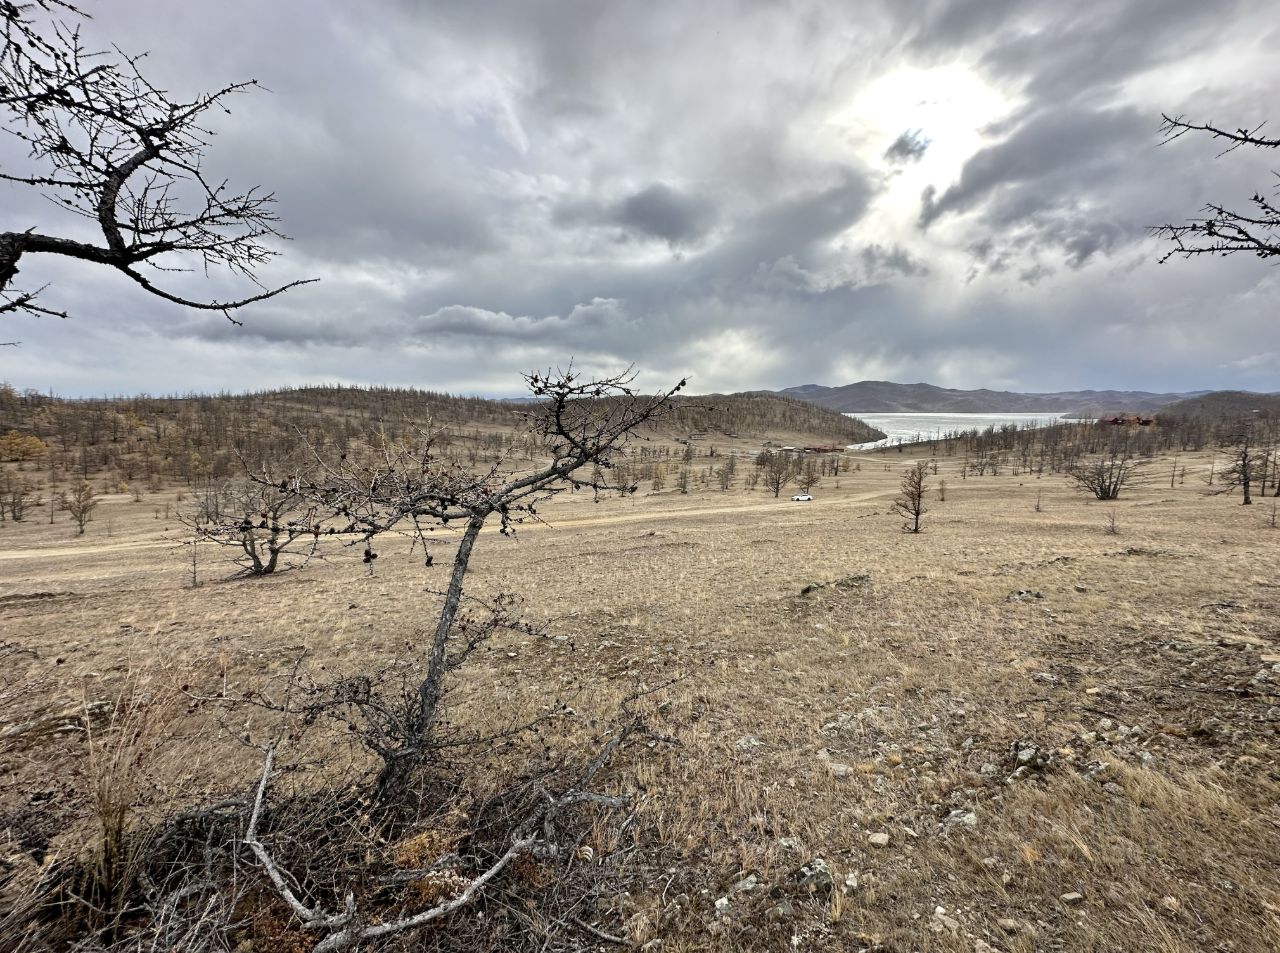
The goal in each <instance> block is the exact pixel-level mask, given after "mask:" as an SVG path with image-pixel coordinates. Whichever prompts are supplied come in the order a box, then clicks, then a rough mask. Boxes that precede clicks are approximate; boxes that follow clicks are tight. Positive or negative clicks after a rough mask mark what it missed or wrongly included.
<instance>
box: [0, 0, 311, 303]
mask: <svg viewBox="0 0 1280 953" xmlns="http://www.w3.org/2000/svg"><path fill="white" fill-rule="evenodd" d="M33 10H42V11H45V12H52V11H56V10H62V11H70V12H73V13H79V11H78V10H76V8H75V7H74V6H72V5H70V4H67V3H63V2H61V0H40V2H38V3H37V4H34V5H26V6H22V5H17V4H14V3H10V2H4V3H0V35H2V37H3V47H2V48H0V108H3V109H4V110H6V111H7V113H8V118H7V119H5V121H4V123H3V130H4V132H6V133H8V134H9V135H11V136H13V137H14V138H15V139H17V140H18V141H19V142H21V143H22V144H23V146H24V147H25V149H26V153H27V163H26V165H25V166H22V167H19V168H9V169H0V179H4V180H5V181H8V182H11V183H15V184H18V185H25V186H28V187H32V188H36V189H38V190H40V192H41V193H42V194H43V195H44V196H46V197H47V198H49V199H50V200H51V201H52V202H54V204H56V205H57V206H58V207H59V208H61V209H63V210H64V211H66V212H70V213H71V214H75V215H79V216H81V217H84V218H87V219H89V220H91V221H93V222H95V223H96V225H97V228H98V229H99V231H100V232H101V233H102V239H103V243H102V244H101V245H98V244H93V243H90V242H84V241H78V240H72V239H67V238H60V237H54V236H47V235H40V234H36V233H35V232H34V229H30V228H28V229H23V230H18V229H15V230H13V231H4V232H0V312H5V311H25V312H27V313H30V314H38V315H54V316H58V317H63V316H65V315H63V314H62V313H61V312H58V311H53V310H50V309H45V308H43V307H40V306H37V305H34V304H33V299H34V297H35V294H36V293H35V292H24V291H16V290H13V289H12V284H13V280H14V278H15V276H16V275H17V273H18V267H17V266H18V262H19V260H20V259H21V258H22V257H23V256H24V255H26V254H54V255H62V256H66V257H71V258H77V259H80V260H82V261H89V262H94V263H96V264H101V265H105V266H108V267H111V268H114V269H116V270H117V271H120V272H122V273H123V274H125V275H127V276H128V277H129V278H130V279H131V280H133V281H134V282H135V283H137V284H138V285H139V286H140V287H141V288H143V289H144V290H145V291H146V292H148V293H149V294H152V295H154V296H156V297H159V298H162V299H164V300H165V301H170V302H172V303H174V304H178V305H181V306H183V307H187V308H195V309H199V310H209V311H220V312H222V313H223V314H224V315H226V316H227V317H228V318H230V312H231V311H233V310H236V309H238V308H242V307H245V306H246V305H249V304H253V303H255V302H259V301H264V300H266V299H268V298H273V297H275V296H276V295H279V294H282V293H283V292H285V291H288V290H290V289H293V288H296V287H299V286H300V285H303V284H307V283H309V281H307V280H303V281H292V282H289V283H287V284H284V285H281V286H279V287H275V288H265V287H264V288H262V291H261V293H257V294H251V295H246V296H243V297H239V298H235V299H233V300H228V301H221V300H216V299H215V300H211V301H202V300H197V299H192V298H189V297H186V296H184V295H179V294H176V293H174V292H171V291H166V290H164V289H162V288H160V287H158V286H156V285H155V284H154V283H153V282H152V281H151V280H150V279H148V278H146V277H145V276H143V275H142V274H140V273H139V272H138V271H137V266H138V265H140V264H142V263H144V262H145V263H148V264H152V265H155V266H156V267H158V268H159V269H160V270H162V271H172V270H185V269H183V268H175V267H171V266H169V267H166V266H163V265H160V264H158V262H157V259H167V258H170V257H173V256H176V257H177V260H179V261H181V260H183V259H184V258H188V259H189V258H192V257H194V258H195V259H196V260H197V261H198V262H199V263H200V265H201V266H202V267H203V268H204V270H205V271H206V273H207V272H208V271H209V270H210V269H214V268H226V269H228V270H230V271H231V272H233V273H235V274H237V275H240V276H241V277H244V278H246V279H248V280H249V281H250V282H252V283H254V284H258V281H257V279H256V277H255V272H256V270H257V268H258V267H259V266H261V265H263V264H266V263H267V262H269V261H270V260H271V259H272V258H274V257H276V255H278V254H279V252H278V251H277V250H276V248H275V247H273V245H274V242H275V241H278V240H283V239H284V236H283V235H282V234H281V233H280V232H279V231H278V230H277V229H276V222H277V217H276V215H275V212H274V209H273V205H274V202H275V199H274V196H273V195H271V194H270V193H265V192H262V191H261V190H259V189H257V188H251V189H249V190H247V191H245V192H234V191H232V190H230V189H229V188H228V186H227V183H226V182H225V181H216V180H211V179H208V178H207V177H206V175H205V173H204V171H203V169H202V163H203V159H204V154H205V150H206V148H207V147H208V145H209V143H210V140H211V139H212V136H213V133H212V131H211V130H210V129H209V128H207V127H206V126H204V125H203V122H204V120H205V116H206V114H209V113H210V112H211V111H212V110H215V109H216V110H223V111H227V112H229V111H230V110H229V109H228V108H227V100H228V99H229V98H230V97H232V96H234V95H237V94H239V93H241V92H245V91H247V90H250V89H254V88H256V87H257V86H258V84H257V82H256V81H253V80H250V81H248V82H242V83H233V84H230V85H227V86H224V87H222V88H221V89H218V90H217V91H215V92H212V93H205V94H201V95H199V96H197V97H195V98H194V99H192V100H190V101H185V102H184V101H178V100H174V99H173V98H171V97H170V96H169V95H168V93H166V92H165V91H164V90H162V89H160V88H159V87H157V86H155V85H154V84H153V83H151V82H150V81H149V80H148V79H147V78H146V76H145V75H144V74H143V73H142V71H141V69H140V62H141V59H142V58H141V57H138V56H129V55H126V54H125V53H123V52H121V51H120V50H119V49H115V50H114V51H113V52H112V53H110V54H106V53H99V52H94V51H91V50H89V49H87V48H86V47H85V45H84V43H83V42H82V40H81V37H80V33H79V29H78V27H68V26H66V25H64V24H62V23H59V22H51V23H44V24H41V25H39V26H38V25H37V24H36V23H35V22H34V21H33V20H32V19H31V16H30V14H31V12H32V11H33ZM259 287H262V286H261V285H259ZM235 323H239V322H235Z"/></svg>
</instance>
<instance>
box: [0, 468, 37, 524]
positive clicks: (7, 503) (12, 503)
mask: <svg viewBox="0 0 1280 953" xmlns="http://www.w3.org/2000/svg"><path fill="white" fill-rule="evenodd" d="M35 489H36V488H35V485H34V484H32V483H31V482H30V481H29V480H25V479H23V478H22V477H20V476H18V475H17V474H16V473H11V472H9V471H8V470H0V522H3V520H4V518H5V514H6V513H7V514H8V516H9V518H10V519H12V520H13V521H14V522H15V523H21V522H22V521H23V520H24V519H25V518H26V515H27V509H28V507H30V506H31V505H32V504H33V503H36V502H37V499H38V498H37V496H36V492H35Z"/></svg>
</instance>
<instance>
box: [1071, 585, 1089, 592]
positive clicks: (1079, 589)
mask: <svg viewBox="0 0 1280 953" xmlns="http://www.w3.org/2000/svg"><path fill="white" fill-rule="evenodd" d="M1073 588H1074V589H1075V591H1076V592H1088V591H1089V587H1088V586H1074V587H1073Z"/></svg>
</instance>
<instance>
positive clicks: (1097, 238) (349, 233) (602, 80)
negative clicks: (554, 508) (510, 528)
mask: <svg viewBox="0 0 1280 953" xmlns="http://www.w3.org/2000/svg"><path fill="white" fill-rule="evenodd" d="M85 6H86V9H88V10H89V11H90V12H91V13H92V14H93V20H91V21H89V22H88V23H86V24H85V25H84V27H83V29H84V32H85V33H86V34H87V35H88V36H89V37H90V38H91V41H92V42H94V43H96V44H97V45H106V44H108V43H115V44H117V45H119V46H120V47H121V48H123V49H125V50H126V51H130V52H134V51H142V50H149V51H150V56H149V58H148V61H147V62H148V65H147V71H148V74H149V76H151V77H152V78H153V79H154V80H155V81H156V82H157V83H158V84H159V85H162V86H165V87H166V88H168V89H170V90H171V91H172V92H173V93H174V94H175V95H176V96H190V95H193V94H195V93H198V92H201V91H208V90H211V89H213V88H217V87H219V86H221V85H223V84H225V83H228V82H231V81H235V80H242V79H250V78H255V79H258V80H259V81H260V82H262V83H263V84H264V85H265V86H266V87H268V88H269V89H270V90H271V92H269V93H267V92H255V93H251V94H248V95H246V96H244V97H241V98H240V99H238V100H237V101H235V102H234V103H233V104H232V106H233V112H232V115H229V116H222V115H220V116H219V117H218V119H219V123H218V126H217V133H218V135H217V137H216V138H215V139H214V141H213V144H212V146H211V148H210V150H209V152H208V157H207V162H206V168H207V170H208V171H209V172H210V173H213V174H214V175H216V176H226V177H228V178H229V179H230V180H231V181H232V183H233V184H236V185H239V186H242V187H247V186H250V185H254V184H261V185H262V186H264V187H265V188H267V189H270V190H273V191H274V192H275V194H276V196H277V198H278V200H279V207H278V211H279V214H280V216H281V219H282V227H283V229H284V231H285V232H286V233H287V234H288V235H290V236H291V238H292V241H290V242H288V243H286V244H285V245H284V246H283V248H282V251H283V254H282V255H281V257H280V258H279V259H277V260H276V262H275V263H274V264H273V265H272V266H271V267H270V268H269V269H264V270H263V271H262V273H261V275H260V277H261V278H262V279H263V280H264V281H266V282H268V283H278V282H283V281H286V280H289V279H292V278H295V277H318V278H320V279H321V280H320V282H319V283H318V284H315V285H310V286H307V287H305V288H301V289H299V290H296V291H294V292H292V293H290V294H288V295H286V296H284V297H282V298H278V299H275V300H273V301H271V302H267V303H264V304H260V305H256V306H251V307H249V308H246V309H245V310H243V311H242V312H240V313H239V315H238V316H239V317H240V318H241V319H243V320H244V322H245V323H244V326H243V327H233V326H232V325H230V324H229V323H228V322H227V321H226V320H225V319H223V318H222V317H220V316H219V315H217V314H209V313H197V312H190V311H184V310H183V309H182V308H179V307H177V306H173V305H169V304H167V303H165V302H163V301H160V300H157V299H154V298H151V297H148V296H147V295H146V294H145V293H143V292H142V291H141V289H139V288H137V287H136V286H134V285H132V284H131V283H129V282H128V281H127V280H125V279H122V278H120V277H118V276H115V275H113V274H110V273H105V272H104V271H103V270H101V269H96V268H95V267H94V266H91V265H83V264H80V263H76V262H71V261H69V260H61V259H55V258H51V257H47V256H41V257H37V256H29V257H28V258H26V259H24V260H23V262H22V282H23V285H24V286H33V285H39V284H43V283H45V282H50V288H49V290H48V291H46V292H45V295H44V303H45V305H46V306H49V307H57V308H65V309H67V310H69V311H70V312H71V313H72V315H73V317H72V319H71V320H69V321H60V320H55V319H36V318H27V317H17V318H14V317H11V316H6V317H4V318H2V319H0V320H2V321H3V326H2V327H0V332H2V333H0V340H20V341H21V342H22V346H21V347H20V348H0V380H7V381H9V382H10V383H12V384H14V385H16V386H19V387H35V388H39V389H42V390H47V389H53V390H54V391H57V392H59V393H63V394H68V395H78V394H98V393H134V392H140V391H146V392H151V393H167V392H185V391H190V390H197V389H198V390H243V389H259V388H268V387H274V386H278V385H281V384H301V383H307V382H323V381H344V382H351V383H385V384H398V385H413V386H420V387H426V388H431V389H440V390H450V391H460V392H466V393H483V394H490V395H498V396H502V395H511V394H516V393H519V392H520V385H519V377H518V375H519V372H520V371H522V370H531V369H534V368H537V367H546V366H548V365H554V364H562V363H564V362H565V361H567V360H568V359H569V358H570V357H572V358H574V359H575V361H576V362H577V363H578V364H579V365H581V366H584V367H587V368H589V369H598V370H615V369H617V368H619V367H620V366H625V365H627V364H635V365H636V366H637V367H638V368H639V369H640V370H641V371H642V372H643V374H644V380H645V381H647V382H650V383H652V384H654V385H657V384H659V383H662V382H665V381H670V380H672V379H674V378H676V377H678V376H680V375H684V374H688V375H690V377H691V379H692V380H691V390H693V391H695V392H710V391H729V390H742V389H754V388H780V387H786V386H790V385H795V384H803V383H811V382H812V383H823V384H830V385H839V384H845V383H849V382H851V381H855V380H861V379H867V378H871V379H887V380H896V381H902V382H914V381H920V380H924V381H929V382H931V383H936V384H941V385H945V386H951V387H963V388H970V387H995V388H1008V389H1013V390H1030V391H1035V390H1056V389H1067V388H1078V387H1099V388H1103V387H1107V388H1112V387H1114V388H1142V389H1150V390H1190V389H1199V388H1225V387H1233V388H1248V389H1256V390H1280V320H1278V313H1280V308H1278V307H1277V305H1278V304H1280V270H1277V267H1276V266H1274V265H1269V264H1268V263H1266V262H1264V261H1260V260H1258V259H1255V258H1248V257H1244V256H1235V257H1232V258H1227V259H1208V258H1199V259H1194V260H1190V261H1187V260H1181V259H1178V260H1174V261H1170V262H1168V263H1166V264H1163V265H1161V264H1157V258H1158V257H1159V255H1160V253H1161V250H1162V249H1161V247H1160V244H1159V242H1157V241H1156V240H1154V239H1152V238H1151V237H1149V236H1148V234H1147V232H1146V227H1147V226H1149V225H1152V224H1158V223H1163V222H1169V221H1180V220H1183V219H1185V218H1188V217H1191V216H1193V215H1195V214H1196V211H1197V210H1198V209H1199V208H1200V207H1202V206H1203V205H1204V204H1205V203H1206V202H1208V201H1211V200H1212V201H1220V202H1222V203H1224V204H1228V205H1233V204H1234V205H1237V206H1242V205H1244V204H1245V203H1246V202H1247V200H1248V198H1249V196H1250V195H1251V194H1252V193H1253V192H1254V191H1255V190H1259V189H1269V188H1271V187H1272V186H1273V184H1274V183H1275V179H1274V177H1273V176H1272V174H1271V171H1270V169H1271V167H1272V166H1275V167H1280V155H1277V154H1274V153H1273V154H1271V155H1265V154H1250V153H1246V152H1244V151H1237V152H1235V153H1232V154H1231V155H1228V156H1224V157H1221V158H1217V157H1216V156H1217V153H1218V152H1220V151H1221V149H1220V147H1215V146H1214V145H1213V144H1212V143H1210V142H1209V141H1207V140H1195V139H1192V138H1184V139H1182V140H1180V141H1178V142H1177V143H1174V144H1171V145H1167V146H1160V145H1159V141H1160V139H1159V135H1158V125H1159V121H1160V114H1161V112H1168V113H1185V114H1186V115H1187V116H1188V117H1190V118H1195V119H1198V120H1214V121H1216V122H1218V123H1219V124H1223V125H1226V126H1228V127H1230V128H1235V127H1237V126H1242V125H1255V124H1256V123H1258V122H1259V121H1261V120H1263V119H1267V118H1271V119H1273V120H1274V121H1275V122H1277V123H1280V101H1277V97H1276V91H1277V89H1280V58H1277V57H1276V55H1275V50H1276V49H1277V48H1280V42H1278V41H1280V16H1277V4H1276V3H1275V2H1273V0H1252V2H1251V0H1214V2H1212V3H1206V2H1204V0H1074V2H1072V3H1065V2H1064V3H1058V2H1053V3H1048V2H1044V3H1027V2H1025V0H970V2H965V0H879V2H875V0H841V2H836V0H827V2H791V3H783V2H776V3H775V2H766V0H738V2H732V0H705V2H699V3H688V2H658V0H650V2H640V0H636V2H603V0H578V2H551V0H545V2H535V0H510V2H506V3H503V2H486V0H468V2H465V3H458V2H451V3H425V2H412V0H402V2H391V0H385V2H383V0H379V2H373V0H366V2H361V3H352V2H350V0H343V2H329V0H272V2H270V3H262V2H258V0H234V2H229V0H217V2H213V0H184V2H182V3H175V2H173V0H88V2H87V3H86V5H85ZM14 155H15V153H14V151H13V146H12V144H11V143H8V142H6V143H3V144H0V161H3V160H4V159H5V158H6V157H10V158H11V157H13V156H14ZM27 192H28V193H29V192H30V190H27ZM32 227H34V228H37V229H39V230H41V231H48V232H53V233H55V234H60V233H68V232H69V230H72V229H79V228H81V227H82V226H81V225H80V223H79V222H78V221H77V220H75V219H60V218H59V212H58V210H57V209H56V208H55V207H53V206H52V205H51V204H50V203H47V202H42V201H39V200H38V199H37V198H36V197H35V196H33V195H30V194H23V193H22V192H21V191H20V190H19V189H18V188H17V187H8V186H0V230H22V229H27V228H32ZM59 229H61V230H62V231H61V232H59V231H58V230H59ZM169 287H171V288H173V289H174V290H177V291H181V292H185V293H187V294H191V295H202V296H205V297H210V296H218V295H229V294H232V293H233V289H235V288H237V287H238V288H239V290H240V291H241V292H242V293H243V292H247V291H248V290H250V289H248V288H245V287H244V286H243V285H240V286H236V285H234V283H232V282H230V281H229V280H224V278H223V277H222V276H217V277H215V278H214V279H211V280H208V281H206V280H205V279H203V278H202V277H199V278H197V277H191V278H183V277H182V276H176V277H175V280H174V281H173V282H172V283H171V284H170V285H169Z"/></svg>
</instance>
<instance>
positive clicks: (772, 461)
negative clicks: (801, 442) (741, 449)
mask: <svg viewBox="0 0 1280 953" xmlns="http://www.w3.org/2000/svg"><path fill="white" fill-rule="evenodd" d="M758 459H759V458H757V460H758ZM795 475H796V465H795V461H794V460H792V459H791V455H790V454H788V453H782V452H780V451H777V450H774V451H773V452H771V453H770V454H769V455H768V458H767V459H766V460H765V464H764V485H765V486H766V487H768V488H769V489H770V490H772V491H773V495H774V498H775V499H776V498H777V497H778V495H779V494H780V493H782V490H783V488H784V487H786V486H787V484H789V483H790V482H791V481H792V480H793V479H794V478H795Z"/></svg>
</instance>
